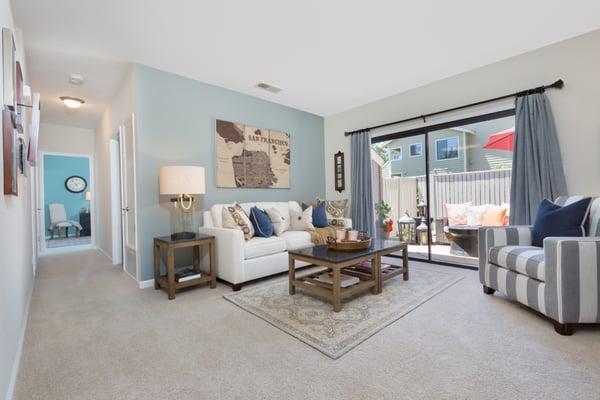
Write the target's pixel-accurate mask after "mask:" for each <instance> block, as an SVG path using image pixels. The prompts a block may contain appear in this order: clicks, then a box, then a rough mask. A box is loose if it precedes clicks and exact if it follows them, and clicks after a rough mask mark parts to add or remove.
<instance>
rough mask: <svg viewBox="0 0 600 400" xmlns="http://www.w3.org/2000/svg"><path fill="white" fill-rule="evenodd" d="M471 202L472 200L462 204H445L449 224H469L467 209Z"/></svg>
mask: <svg viewBox="0 0 600 400" xmlns="http://www.w3.org/2000/svg"><path fill="white" fill-rule="evenodd" d="M471 204H472V203H471V202H470V201H469V202H467V203H462V204H444V205H445V206H446V215H447V216H448V225H467V211H468V208H469V207H471Z"/></svg>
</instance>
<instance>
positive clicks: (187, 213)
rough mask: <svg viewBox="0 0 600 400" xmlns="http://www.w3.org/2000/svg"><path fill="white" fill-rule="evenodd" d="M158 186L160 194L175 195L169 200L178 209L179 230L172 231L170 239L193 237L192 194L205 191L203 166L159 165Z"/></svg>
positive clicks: (194, 235)
mask: <svg viewBox="0 0 600 400" xmlns="http://www.w3.org/2000/svg"><path fill="white" fill-rule="evenodd" d="M159 186H160V194H161V195H177V197H175V198H172V199H171V201H172V202H173V203H174V206H175V207H176V208H178V209H179V218H180V221H181V224H180V225H179V227H178V229H181V231H179V232H176V233H172V234H171V239H172V240H182V239H193V238H195V237H196V233H195V231H194V227H193V225H194V221H193V220H194V217H193V214H194V195H196V194H204V193H205V190H206V189H205V182H204V168H203V167H196V166H192V165H169V166H163V167H160V172H159Z"/></svg>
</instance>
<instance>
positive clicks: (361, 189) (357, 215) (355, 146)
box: [350, 131, 375, 237]
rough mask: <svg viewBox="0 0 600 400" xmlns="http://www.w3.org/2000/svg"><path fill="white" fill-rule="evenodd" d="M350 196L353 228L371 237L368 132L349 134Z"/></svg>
mask: <svg viewBox="0 0 600 400" xmlns="http://www.w3.org/2000/svg"><path fill="white" fill-rule="evenodd" d="M350 160H351V164H350V168H351V170H352V175H351V177H352V181H351V186H352V198H351V202H352V203H351V209H352V212H351V217H352V226H353V227H354V229H357V230H359V231H363V232H366V233H368V234H369V236H371V237H373V236H374V232H375V229H374V228H375V224H374V218H373V213H374V212H373V210H374V208H375V207H374V204H373V183H372V180H371V179H372V176H371V138H370V137H369V132H368V131H364V132H359V133H355V134H353V135H352V136H351V158H350Z"/></svg>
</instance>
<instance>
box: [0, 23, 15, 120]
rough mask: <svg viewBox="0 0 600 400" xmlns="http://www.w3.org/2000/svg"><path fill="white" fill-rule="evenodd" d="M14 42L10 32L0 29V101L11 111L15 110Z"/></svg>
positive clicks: (6, 29)
mask: <svg viewBox="0 0 600 400" xmlns="http://www.w3.org/2000/svg"><path fill="white" fill-rule="evenodd" d="M15 50H16V48H15V40H14V38H13V34H12V31H11V30H10V29H8V28H2V100H3V102H4V105H5V106H7V107H9V108H10V109H11V110H14V109H15V104H16V101H15V86H16V79H15V78H16V76H15Z"/></svg>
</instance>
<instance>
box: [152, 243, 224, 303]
mask: <svg viewBox="0 0 600 400" xmlns="http://www.w3.org/2000/svg"><path fill="white" fill-rule="evenodd" d="M205 245H208V249H209V256H210V272H209V273H208V274H206V273H204V272H202V273H201V272H200V246H205ZM188 247H192V248H193V251H194V271H196V272H197V273H201V275H200V277H198V278H196V279H190V280H186V281H181V282H177V281H176V280H175V249H182V248H188ZM163 248H164V249H165V250H166V252H167V260H166V264H167V275H160V250H161V249H163ZM207 283H210V287H211V289H214V288H215V287H217V273H216V268H215V237H214V236H210V235H202V234H196V235H195V237H193V238H188V239H179V240H175V239H172V238H171V236H161V237H156V238H154V289H160V288H162V289H166V290H167V293H168V294H169V300H173V299H174V298H175V291H176V290H177V289H182V288H186V287H192V286H198V285H204V284H207Z"/></svg>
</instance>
